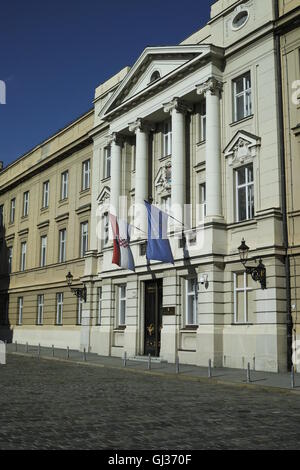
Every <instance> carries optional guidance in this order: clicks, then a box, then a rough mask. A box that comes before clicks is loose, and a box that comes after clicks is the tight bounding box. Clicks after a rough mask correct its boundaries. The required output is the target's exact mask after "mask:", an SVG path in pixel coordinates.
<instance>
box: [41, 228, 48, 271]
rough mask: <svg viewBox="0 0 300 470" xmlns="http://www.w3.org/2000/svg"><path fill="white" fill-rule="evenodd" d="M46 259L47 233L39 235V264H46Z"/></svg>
mask: <svg viewBox="0 0 300 470" xmlns="http://www.w3.org/2000/svg"><path fill="white" fill-rule="evenodd" d="M46 259H47V235H43V236H42V237H41V261H40V266H41V267H43V266H46Z"/></svg>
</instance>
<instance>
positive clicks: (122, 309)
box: [119, 284, 126, 326]
mask: <svg viewBox="0 0 300 470" xmlns="http://www.w3.org/2000/svg"><path fill="white" fill-rule="evenodd" d="M125 320H126V284H122V285H120V286H119V326H123V325H125Z"/></svg>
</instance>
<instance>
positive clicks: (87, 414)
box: [0, 355, 300, 450]
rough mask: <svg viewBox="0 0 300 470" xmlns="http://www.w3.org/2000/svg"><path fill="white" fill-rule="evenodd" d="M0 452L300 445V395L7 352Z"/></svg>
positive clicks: (0, 392) (1, 370) (0, 393)
mask: <svg viewBox="0 0 300 470" xmlns="http://www.w3.org/2000/svg"><path fill="white" fill-rule="evenodd" d="M0 407H1V408H0V409H1V414H0V424H1V427H0V449H122V450H125V449H149V450H150V449H173V450H179V449H300V396H299V395H297V394H293V393H289V392H284V393H279V392H276V391H274V392H273V391H270V392H268V391H265V390H249V388H243V387H242V388H241V387H235V386H226V385H224V386H223V385H219V384H218V385H215V384H209V383H207V384H206V383H200V382H197V381H189V380H179V379H174V378H170V377H169V378H168V377H166V378H161V377H154V376H151V375H148V376H147V374H136V373H131V372H128V371H122V370H117V369H110V368H106V367H94V366H88V365H76V364H66V363H62V362H56V361H50V360H43V359H40V360H38V359H33V358H26V357H17V356H11V355H9V356H8V360H7V365H6V366H0Z"/></svg>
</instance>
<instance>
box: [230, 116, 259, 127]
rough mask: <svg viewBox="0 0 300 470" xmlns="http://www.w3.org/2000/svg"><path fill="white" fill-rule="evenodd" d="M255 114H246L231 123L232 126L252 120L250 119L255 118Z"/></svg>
mask: <svg viewBox="0 0 300 470" xmlns="http://www.w3.org/2000/svg"><path fill="white" fill-rule="evenodd" d="M253 117H254V114H250V115H249V116H246V117H244V118H242V119H239V120H238V121H233V122H232V123H231V124H229V126H230V127H234V126H237V125H238V124H242V123H243V122H245V121H250V119H253Z"/></svg>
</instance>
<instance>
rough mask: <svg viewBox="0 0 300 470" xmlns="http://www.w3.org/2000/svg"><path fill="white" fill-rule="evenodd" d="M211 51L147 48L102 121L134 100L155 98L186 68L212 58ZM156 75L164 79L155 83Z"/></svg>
mask: <svg viewBox="0 0 300 470" xmlns="http://www.w3.org/2000/svg"><path fill="white" fill-rule="evenodd" d="M210 49H211V46H210V45H207V44H202V45H179V46H171V47H147V48H146V49H145V50H144V52H143V53H142V54H141V56H140V57H139V58H138V60H137V61H136V63H135V64H134V65H133V67H132V68H131V69H130V71H129V73H128V74H127V75H126V77H125V78H124V80H123V81H122V82H121V84H120V85H119V87H118V88H117V90H116V91H115V92H114V94H113V95H112V96H111V98H110V99H109V100H108V102H107V103H106V105H105V106H104V108H103V109H102V110H101V112H100V114H99V116H100V118H101V119H105V118H106V116H107V115H108V114H110V113H111V112H112V111H114V110H116V109H117V108H119V107H121V106H122V105H123V104H125V103H129V102H130V100H133V101H136V100H138V98H139V96H140V95H142V96H144V93H147V92H149V93H151V94H152V95H153V94H155V93H156V92H158V90H161V89H162V87H164V86H167V83H170V82H171V81H172V80H173V79H174V78H173V77H174V76H175V75H176V74H178V76H177V79H178V77H182V76H183V71H184V70H185V68H186V67H187V66H188V65H191V63H193V62H194V61H197V60H198V59H199V60H200V59H202V58H203V56H204V55H208V54H209V52H210ZM155 71H158V72H159V75H160V77H159V78H158V79H156V80H153V81H151V76H152V74H153V72H155Z"/></svg>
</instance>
